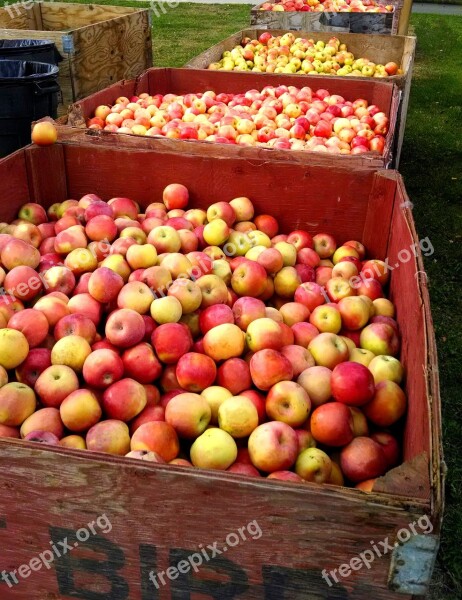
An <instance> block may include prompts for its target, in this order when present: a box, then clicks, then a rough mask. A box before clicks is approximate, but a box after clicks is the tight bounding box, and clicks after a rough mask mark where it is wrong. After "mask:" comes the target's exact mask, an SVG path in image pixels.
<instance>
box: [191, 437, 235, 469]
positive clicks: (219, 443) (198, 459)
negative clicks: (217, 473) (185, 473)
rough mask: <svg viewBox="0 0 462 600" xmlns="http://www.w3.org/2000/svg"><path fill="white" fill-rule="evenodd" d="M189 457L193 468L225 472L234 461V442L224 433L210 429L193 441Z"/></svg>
mask: <svg viewBox="0 0 462 600" xmlns="http://www.w3.org/2000/svg"><path fill="white" fill-rule="evenodd" d="M190 456H191V462H192V464H193V465H194V466H195V467H199V468H201V469H215V470H221V471H226V469H228V468H229V467H230V466H231V465H232V464H233V463H234V462H235V461H236V458H237V446H236V442H235V441H234V439H233V437H232V436H231V435H230V434H229V433H227V432H226V431H223V430H222V429H218V428H216V427H211V428H210V429H207V430H206V431H204V433H203V434H202V435H200V436H199V437H198V438H197V439H196V440H195V441H194V443H193V445H192V446H191V451H190Z"/></svg>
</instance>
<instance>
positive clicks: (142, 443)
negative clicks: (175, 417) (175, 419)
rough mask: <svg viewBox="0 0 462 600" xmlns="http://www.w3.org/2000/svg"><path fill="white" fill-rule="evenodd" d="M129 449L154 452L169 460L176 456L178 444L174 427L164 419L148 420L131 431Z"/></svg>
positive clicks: (178, 448)
mask: <svg viewBox="0 0 462 600" xmlns="http://www.w3.org/2000/svg"><path fill="white" fill-rule="evenodd" d="M130 449H131V450H132V451H134V450H147V451H149V452H156V453H157V454H159V455H160V456H161V457H162V459H163V460H165V461H166V462H170V461H171V460H173V459H175V458H176V457H177V456H178V453H179V450H180V444H179V441H178V435H177V433H176V431H175V429H174V428H173V427H172V426H171V425H170V424H169V423H166V422H165V421H149V422H148V423H144V424H143V425H141V426H140V427H138V429H137V430H136V431H135V432H134V433H133V435H132V438H131V442H130Z"/></svg>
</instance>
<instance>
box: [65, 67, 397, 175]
mask: <svg viewBox="0 0 462 600" xmlns="http://www.w3.org/2000/svg"><path fill="white" fill-rule="evenodd" d="M302 82H303V83H304V80H301V78H300V76H299V75H290V76H286V75H284V76H281V75H274V74H260V73H250V74H249V73H244V72H237V71H235V72H233V73H229V72H226V71H205V70H200V69H162V68H153V69H148V70H147V71H146V72H145V73H143V74H142V75H141V76H140V77H139V78H138V79H136V80H135V79H133V80H131V81H120V82H118V83H116V84H115V85H112V86H110V87H108V88H106V89H105V90H102V91H101V92H97V93H95V94H92V95H91V96H88V97H87V98H85V99H83V100H81V101H80V102H76V103H75V104H74V105H73V106H72V107H71V108H70V110H69V115H68V117H67V119H62V120H61V121H62V122H64V121H65V122H66V123H67V124H68V125H73V126H77V127H85V124H86V122H87V120H88V119H89V118H90V117H92V116H93V114H94V111H95V109H96V107H97V106H99V105H100V104H109V105H112V104H113V103H114V101H115V100H116V99H117V98H118V97H119V96H128V97H130V96H133V95H138V94H141V93H143V92H147V93H149V94H157V93H158V94H167V93H173V94H186V93H196V92H205V91H206V90H214V91H216V92H223V93H241V92H245V91H247V90H250V89H258V90H261V89H263V88H264V87H265V86H267V85H274V86H278V85H281V84H284V85H294V86H299V87H302V85H301V84H302ZM309 85H310V86H311V87H312V88H314V89H319V88H327V89H328V90H329V91H331V92H332V93H336V94H340V95H342V96H343V97H345V98H346V99H347V100H355V99H357V98H365V99H366V100H367V101H368V102H369V103H372V104H377V106H379V107H380V108H381V109H382V110H384V112H385V113H386V114H387V115H389V118H390V128H389V131H388V133H387V137H386V143H385V149H384V152H383V155H382V156H380V155H378V153H373V152H370V153H369V152H366V153H364V154H359V155H355V156H351V155H336V156H335V157H332V155H328V156H326V154H325V153H318V152H308V151H297V150H285V151H284V150H282V151H275V150H274V149H264V148H258V147H252V148H250V147H249V148H246V147H243V146H237V145H232V146H231V145H228V144H215V143H213V142H197V141H183V140H167V139H162V138H157V139H156V138H148V137H140V136H132V135H127V134H114V133H109V134H108V133H107V132H102V134H106V135H101V136H100V137H102V138H105V137H106V136H107V135H109V136H114V135H115V136H117V137H119V138H121V139H122V140H124V139H127V138H134V139H136V140H137V143H138V144H139V146H140V148H149V147H151V148H155V147H156V144H157V143H159V142H161V143H162V144H163V147H166V148H172V149H176V150H177V151H178V152H183V151H185V150H186V148H188V149H189V148H190V146H191V145H192V146H193V147H194V148H195V150H193V149H191V150H190V151H196V152H198V153H202V152H209V150H207V149H206V148H207V147H210V146H215V147H216V148H218V152H219V153H222V154H223V155H224V156H236V155H245V156H248V157H249V158H251V157H254V156H258V155H260V156H267V157H268V158H269V159H270V158H271V157H273V156H274V154H273V153H275V152H278V153H279V155H280V156H287V155H288V154H290V155H291V156H293V157H294V158H295V157H297V159H298V160H300V161H301V162H312V161H315V162H316V161H318V159H319V160H321V162H322V161H323V159H324V163H325V164H339V165H344V166H347V167H349V168H355V167H356V166H361V165H362V166H364V165H369V166H370V167H371V168H383V167H390V166H392V161H393V152H394V144H395V138H394V136H395V132H396V119H397V114H398V106H399V97H400V91H399V89H398V88H397V87H396V86H395V85H393V83H390V82H386V81H380V80H378V79H376V78H369V79H367V78H357V79H356V81H351V80H350V78H348V77H330V78H326V77H322V76H312V77H311V78H310V80H309ZM91 133H92V134H94V133H95V131H94V130H91ZM96 135H98V132H96ZM169 142H170V144H168V143H169ZM121 143H124V142H123V141H122V142H121ZM166 143H167V145H165V144H166ZM212 152H213V153H214V154H216V153H217V150H212ZM322 157H323V158H322ZM294 158H293V159H294ZM293 159H292V160H293ZM332 161H333V162H332ZM337 161H338V162H337Z"/></svg>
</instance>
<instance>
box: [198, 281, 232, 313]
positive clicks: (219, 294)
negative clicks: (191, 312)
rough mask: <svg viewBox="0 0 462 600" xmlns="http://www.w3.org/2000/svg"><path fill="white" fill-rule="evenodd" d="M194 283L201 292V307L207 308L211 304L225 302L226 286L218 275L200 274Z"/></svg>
mask: <svg viewBox="0 0 462 600" xmlns="http://www.w3.org/2000/svg"><path fill="white" fill-rule="evenodd" d="M196 283H197V285H198V286H199V287H200V289H201V292H202V304H201V308H207V307H208V306H212V305H213V304H226V302H227V300H228V288H227V287H226V284H225V282H224V281H223V280H222V279H220V277H218V276H217V275H213V274H207V275H202V276H201V277H199V279H197V281H196Z"/></svg>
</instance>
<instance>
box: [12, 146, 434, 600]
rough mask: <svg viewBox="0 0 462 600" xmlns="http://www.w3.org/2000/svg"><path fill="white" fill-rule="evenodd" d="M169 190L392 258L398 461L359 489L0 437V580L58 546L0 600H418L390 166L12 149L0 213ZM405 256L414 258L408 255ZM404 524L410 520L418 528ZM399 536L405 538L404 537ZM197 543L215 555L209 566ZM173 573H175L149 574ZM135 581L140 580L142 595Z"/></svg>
mask: <svg viewBox="0 0 462 600" xmlns="http://www.w3.org/2000/svg"><path fill="white" fill-rule="evenodd" d="M173 181H177V182H180V183H184V184H186V185H187V186H188V187H189V190H190V193H191V198H192V205H193V206H197V207H206V206H207V205H208V204H210V203H212V202H215V201H217V200H230V199H231V198H233V197H236V196H240V195H244V194H245V195H248V196H249V197H250V198H251V199H252V201H253V202H254V204H255V207H256V211H257V212H271V213H272V214H274V215H275V216H276V217H277V218H278V219H279V221H280V223H281V228H282V229H283V230H285V229H287V230H289V229H293V228H298V227H305V228H307V229H308V230H310V231H312V232H315V231H321V230H327V231H329V232H331V233H332V234H334V235H335V236H336V237H337V239H338V241H339V242H343V241H346V240H347V239H358V240H361V241H362V242H363V243H364V244H365V245H366V247H367V248H368V250H369V251H370V253H371V255H372V256H375V257H378V258H382V259H384V258H385V257H388V259H389V262H390V264H391V265H392V266H394V265H399V266H397V267H396V268H394V270H393V273H392V277H391V288H390V294H391V298H392V300H393V302H394V303H395V305H396V308H397V319H398V322H399V325H400V328H401V333H402V340H403V342H402V354H401V359H402V360H403V362H404V364H405V366H406V373H407V376H406V385H405V387H406V393H407V395H408V399H409V409H408V414H407V419H406V423H405V426H404V431H403V435H404V442H403V454H404V461H405V462H404V464H403V465H402V466H400V467H398V468H396V469H394V470H392V471H390V472H389V473H388V474H387V475H386V476H384V477H383V478H381V479H379V480H378V482H377V483H376V486H375V490H374V492H373V493H371V494H366V493H364V492H361V491H359V490H355V489H349V488H340V487H335V486H329V485H316V484H308V483H306V484H303V485H298V484H285V483H283V482H278V481H269V480H266V479H262V480H255V479H250V478H245V477H242V476H239V475H231V474H225V473H222V472H214V471H205V470H202V471H201V470H195V469H188V468H182V467H174V466H167V465H157V464H153V463H140V461H135V460H131V459H125V458H122V457H115V456H109V455H103V454H97V453H90V452H87V451H73V450H69V449H63V448H56V447H48V448H45V447H43V446H39V445H34V444H33V443H29V442H22V441H17V440H7V439H0V497H1V499H2V501H1V506H0V543H1V552H0V573H1V572H2V571H5V572H6V574H8V573H9V572H11V571H13V570H14V569H18V567H19V566H20V565H25V564H29V563H30V564H32V563H31V560H32V559H33V558H34V557H38V556H39V555H40V554H43V552H44V551H45V550H48V551H50V548H51V549H53V546H52V545H51V544H54V546H55V547H56V548H57V549H58V551H59V549H60V548H61V549H62V551H63V554H62V555H61V556H60V557H58V556H57V555H56V556H55V557H54V560H53V562H52V563H50V568H49V569H47V568H45V566H44V565H43V564H42V568H40V569H39V570H37V571H36V572H33V571H30V570H29V573H28V575H27V578H23V577H22V575H21V578H20V579H19V580H18V581H19V584H18V585H16V586H14V587H12V588H9V587H8V584H7V583H6V582H4V581H2V582H1V584H0V585H1V588H0V598H2V600H10V599H11V600H51V599H54V600H58V599H59V600H65V599H67V598H82V599H84V600H100V599H101V600H102V599H106V598H108V599H111V600H125V599H127V600H153V599H154V600H156V599H160V600H164V599H165V600H166V599H174V600H180V599H181V600H183V599H185V600H186V599H188V600H189V599H191V600H196V599H197V600H199V598H200V599H202V598H203V599H204V600H205V599H209V598H214V599H217V600H222V599H223V600H224V599H234V598H239V599H245V600H312V599H314V598H316V599H319V598H320V599H326V600H327V599H329V600H334V599H335V600H339V599H356V600H370V599H373V600H400V599H401V600H411V599H416V598H419V597H421V596H422V595H423V593H424V592H425V589H426V585H427V584H428V580H429V577H430V575H431V570H432V566H433V561H434V558H435V555H436V550H437V544H438V539H439V532H440V525H441V516H442V509H443V473H442V450H441V427H440V398H439V388H438V370H437V358H436V348H435V340H434V334H433V327H432V319H431V313H430V306H429V296H428V290H427V287H426V278H425V273H424V269H423V263H422V255H421V252H420V249H419V240H418V237H417V234H416V231H415V228H414V222H413V218H412V213H411V211H410V209H409V202H408V198H407V195H406V191H405V189H404V185H403V182H402V179H401V177H400V176H399V174H398V173H397V172H395V171H383V170H382V171H373V170H371V169H357V170H354V171H351V170H346V169H336V168H334V167H332V166H331V167H325V166H324V167H323V166H318V167H313V166H310V165H307V164H299V163H296V162H293V163H290V162H285V163H283V162H274V163H269V162H268V161H265V160H263V159H261V158H259V159H256V160H252V161H250V160H247V159H245V158H241V157H229V158H223V157H222V158H220V159H219V160H217V159H214V158H211V157H208V156H199V155H197V154H195V153H194V154H189V153H187V152H185V153H183V154H181V155H180V154H178V153H172V154H168V153H167V152H156V151H148V152H147V151H143V150H141V149H139V148H137V149H134V148H123V147H117V144H114V147H113V148H110V147H108V146H105V145H104V146H101V147H98V146H97V145H96V144H92V145H88V144H82V143H81V142H79V141H77V142H69V143H58V144H56V145H54V146H51V147H48V148H38V147H33V146H32V147H31V146H29V147H27V148H25V149H23V150H20V151H18V152H16V153H15V154H13V155H11V156H10V157H9V158H6V159H4V160H2V161H0V197H1V198H2V203H1V205H0V221H11V220H12V219H13V218H14V217H15V215H16V212H17V209H18V207H19V206H20V205H21V204H23V203H24V202H27V201H32V200H33V201H36V202H40V203H41V204H43V205H44V206H49V205H50V204H51V203H54V202H59V201H63V200H65V199H66V198H71V197H72V198H79V197H80V196H82V195H83V194H84V193H86V192H95V193H97V194H99V195H100V196H102V197H103V198H104V199H109V198H110V197H113V196H115V195H126V196H128V197H132V198H134V199H136V200H138V201H139V202H140V203H141V204H142V205H143V206H146V205H147V204H148V203H150V202H152V201H157V200H159V198H160V197H161V192H162V189H163V188H164V187H165V185H167V184H168V183H171V182H173ZM412 248H417V250H416V252H415V253H414V252H413V251H412V250H411V249H412ZM404 250H407V251H408V253H406V256H408V254H409V257H408V258H407V260H404V258H403V257H404V253H403V251H404ZM103 515H106V518H107V520H108V521H109V523H110V525H111V530H110V531H109V527H106V529H105V531H106V533H103V532H102V530H101V528H100V529H96V533H97V534H98V535H90V536H89V538H88V539H84V540H82V537H86V535H84V534H82V531H83V530H82V528H86V530H87V533H88V529H89V524H90V523H93V525H92V526H93V528H94V529H95V523H97V522H98V518H99V519H100V520H101V518H102V516H103ZM419 520H420V521H419ZM108 521H105V523H106V524H107V522H108ZM254 522H255V523H254ZM417 523H421V524H424V523H427V524H428V527H426V528H425V531H424V530H423V529H424V528H423V527H420V526H419V527H417V525H416V524H417ZM249 524H253V525H252V526H250V525H249ZM412 527H414V532H415V533H417V535H411V534H410V531H412ZM243 528H244V531H245V532H247V534H246V536H245V537H246V541H244V540H243V539H241V538H240V539H241V541H240V543H238V544H236V537H235V535H232V534H238V532H239V529H241V531H243ZM416 528H417V529H416ZM90 529H91V528H90ZM430 530H431V531H430ZM252 532H253V533H252ZM258 532H261V535H259V533H258ZM403 532H404V533H403ZM425 533H427V534H428V535H425ZM230 534H231V535H230ZM408 534H409V535H408ZM398 536H399V539H402V540H403V541H404V543H403V544H399V543H398ZM408 537H409V539H403V538H408ZM59 542H62V544H61V545H59ZM215 542H216V543H217V544H216V546H215V547H217V548H218V549H219V550H220V551H221V552H222V553H221V554H220V555H219V556H216V557H215V558H213V559H212V558H211V556H212V554H213V551H212V550H211V549H210V547H213V546H214V544H215ZM381 542H382V543H383V544H389V546H388V545H385V546H382V544H381ZM226 543H227V550H226V551H224V546H225V545H226ZM64 544H66V545H64ZM372 544H374V545H375V546H377V548H378V549H380V548H382V551H383V554H382V555H381V557H380V558H379V556H378V555H377V556H375V557H374V559H373V560H371V561H370V563H371V564H370V565H369V567H370V568H366V566H365V565H364V564H363V567H362V568H360V569H359V570H354V571H351V569H350V571H351V572H350V574H349V575H348V576H344V577H343V578H342V577H340V576H339V575H338V574H339V571H338V569H339V567H340V566H341V565H343V564H346V563H349V562H350V560H351V559H352V558H354V557H357V556H358V555H359V553H364V552H365V551H369V552H371V548H373V546H372ZM209 546H210V547H209ZM69 547H70V549H69ZM385 548H386V551H385ZM389 548H391V549H389ZM64 549H65V550H66V552H65V553H64ZM202 550H204V552H206V553H207V556H208V557H209V558H210V560H207V559H206V558H205V554H202V555H203V556H204V558H203V559H202V561H203V564H202V566H200V567H199V566H197V567H196V570H193V569H191V562H189V563H187V564H189V570H188V571H186V567H185V564H186V563H180V562H179V561H181V560H186V559H187V558H188V557H189V556H190V555H191V553H201V552H202ZM372 555H373V553H372ZM47 556H49V555H47ZM197 556H199V554H196V559H195V560H196V562H198V561H199V559H198V558H197ZM367 556H368V557H370V554H369V555H367ZM34 564H35V565H37V563H36V562H35V563H34ZM180 564H182V565H183V566H182V567H179V569H180V570H176V571H175V569H174V570H173V571H172V570H170V571H168V572H167V569H168V568H169V567H176V566H177V565H178V566H179V565H180ZM187 564H186V566H187ZM355 564H357V563H355ZM334 569H337V575H336V576H337V577H340V579H339V582H340V583H339V584H336V585H333V586H332V587H329V585H328V584H327V583H326V581H325V580H324V579H323V577H322V573H323V571H324V570H327V572H329V571H332V570H334ZM159 571H160V572H163V575H162V577H163V578H164V580H165V582H166V584H165V585H162V584H161V581H162V577H160V576H159V575H158V573H159ZM22 572H23V573H26V570H25V569H23V570H22ZM166 572H167V574H166ZM342 572H343V573H345V572H346V571H345V569H344V568H343V567H342ZM150 573H151V574H152V575H153V576H154V575H156V576H157V579H154V581H156V582H157V585H156V584H155V583H153V582H152V580H151V579H150ZM168 573H170V574H171V575H172V577H171V579H169V577H168ZM325 573H326V571H324V574H325ZM331 581H332V579H331Z"/></svg>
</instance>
